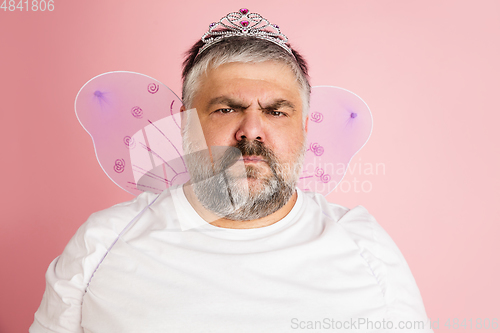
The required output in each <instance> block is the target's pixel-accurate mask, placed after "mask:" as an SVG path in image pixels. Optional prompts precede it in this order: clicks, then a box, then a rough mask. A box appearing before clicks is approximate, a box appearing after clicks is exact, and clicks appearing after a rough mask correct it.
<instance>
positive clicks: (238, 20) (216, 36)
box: [196, 8, 293, 56]
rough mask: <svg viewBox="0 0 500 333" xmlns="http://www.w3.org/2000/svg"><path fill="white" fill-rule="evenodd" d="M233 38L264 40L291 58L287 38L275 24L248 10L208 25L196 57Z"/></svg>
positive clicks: (244, 9) (243, 9)
mask: <svg viewBox="0 0 500 333" xmlns="http://www.w3.org/2000/svg"><path fill="white" fill-rule="evenodd" d="M235 36H238V37H239V36H252V37H256V38H260V39H265V40H268V41H270V42H273V43H274V44H276V45H278V46H281V47H282V48H284V49H285V50H286V51H287V52H288V53H290V54H291V55H292V56H293V53H292V50H291V49H290V47H288V45H286V43H287V42H288V37H286V36H285V35H283V34H282V33H281V31H280V28H279V27H278V26H277V25H276V24H271V23H269V21H268V20H267V19H265V18H263V17H262V16H261V15H260V14H258V13H249V12H248V9H246V8H241V9H240V10H239V11H238V12H233V13H229V14H227V15H226V16H224V17H223V18H221V19H220V20H219V22H214V23H211V24H210V25H209V29H208V31H207V32H206V33H205V34H204V35H203V36H202V37H201V40H202V41H203V43H205V45H203V47H201V48H200V49H199V50H198V54H197V55H196V56H198V55H200V53H202V52H203V51H205V50H206V49H207V48H209V47H210V46H212V45H213V44H215V43H218V42H220V41H221V40H223V39H224V38H228V37H235Z"/></svg>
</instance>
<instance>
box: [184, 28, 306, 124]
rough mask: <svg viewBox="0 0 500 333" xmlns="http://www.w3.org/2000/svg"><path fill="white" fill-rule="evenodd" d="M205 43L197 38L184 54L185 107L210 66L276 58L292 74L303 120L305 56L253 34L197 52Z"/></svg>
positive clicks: (191, 100)
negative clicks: (295, 81)
mask: <svg viewBox="0 0 500 333" xmlns="http://www.w3.org/2000/svg"><path fill="white" fill-rule="evenodd" d="M203 45H204V44H203V42H202V41H201V40H200V41H198V42H197V43H196V44H195V45H193V47H192V48H191V49H190V50H189V51H188V52H187V53H186V54H187V57H186V60H185V61H184V68H183V72H182V78H183V84H182V102H183V104H184V106H185V107H186V108H187V109H190V108H192V103H193V99H194V96H195V94H196V91H197V89H198V85H199V78H200V76H202V75H203V74H205V73H206V72H207V71H208V70H209V69H213V68H217V67H219V66H221V65H223V64H226V63H238V62H239V63H260V62H265V61H275V62H279V63H283V64H285V65H287V66H288V67H289V68H290V69H291V70H292V72H293V73H294V75H295V78H296V79H297V83H298V84H299V88H300V91H301V97H302V104H303V106H302V113H303V123H304V124H305V119H306V118H307V114H308V113H309V97H310V94H311V86H310V84H309V76H308V74H307V64H306V62H305V60H304V58H303V57H302V56H301V55H300V54H299V53H298V52H297V51H295V50H294V49H292V52H293V55H292V54H290V53H289V52H288V51H286V50H285V49H284V48H282V47H281V46H278V45H276V44H274V43H273V42H270V41H267V40H264V39H260V38H256V37H228V38H226V39H223V40H222V41H220V42H218V43H216V44H214V45H212V46H211V47H209V48H208V49H206V50H205V51H203V53H201V54H199V55H198V50H199V49H200V47H202V46H203Z"/></svg>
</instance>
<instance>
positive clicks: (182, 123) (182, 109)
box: [179, 105, 186, 130]
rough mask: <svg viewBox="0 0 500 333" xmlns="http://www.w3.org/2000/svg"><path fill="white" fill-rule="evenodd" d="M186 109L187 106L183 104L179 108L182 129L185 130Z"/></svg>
mask: <svg viewBox="0 0 500 333" xmlns="http://www.w3.org/2000/svg"><path fill="white" fill-rule="evenodd" d="M184 111H186V107H185V106H184V105H183V106H181V108H180V109H179V112H180V114H181V130H184V124H185V122H186V121H185V120H184V118H185V117H186V114H185V113H184Z"/></svg>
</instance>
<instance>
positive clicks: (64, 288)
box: [30, 187, 432, 333]
mask: <svg viewBox="0 0 500 333" xmlns="http://www.w3.org/2000/svg"><path fill="white" fill-rule="evenodd" d="M297 194H298V196H297V202H296V203H295V205H294V207H293V208H292V210H291V211H290V213H289V214H288V215H287V216H286V217H285V218H283V219H282V220H280V221H278V222H276V223H274V224H272V225H270V226H267V227H263V228H255V229H226V228H220V227H216V226H213V225H211V224H209V223H207V222H205V221H204V220H203V219H202V218H201V217H200V216H199V215H198V214H197V213H196V211H195V210H194V209H193V207H192V206H191V205H190V204H189V202H188V201H187V199H186V197H185V195H184V193H183V190H182V187H177V188H172V189H170V190H166V191H164V192H163V193H161V194H160V195H156V194H152V193H147V192H146V193H143V194H141V195H139V196H138V197H137V198H135V199H134V200H132V201H129V202H126V203H122V204H119V205H116V206H113V207H111V208H109V209H106V210H103V211H100V212H97V213H95V214H92V215H91V216H90V218H89V220H88V221H87V222H86V223H85V224H83V225H82V226H81V227H80V229H79V230H78V231H77V233H76V234H75V236H74V237H73V238H72V239H71V241H70V242H69V244H68V245H67V247H66V249H65V250H64V252H63V253H62V255H61V256H60V257H58V258H56V259H55V260H54V261H53V262H52V263H51V265H50V267H49V269H48V271H47V274H46V280H47V287H46V291H45V294H44V296H43V300H42V303H41V305H40V308H39V309H38V311H37V312H36V314H35V321H34V323H33V325H32V326H31V328H30V332H32V333H35V332H72V333H75V332H86V333H91V332H92V333H100V332H104V333H110V332H119V333H127V332H148V333H153V332H231V333H236V332H273V333H276V332H297V331H309V332H317V331H322V330H324V331H332V330H337V331H340V332H345V331H349V330H351V331H353V332H364V331H377V330H376V329H377V328H380V329H381V330H380V331H384V330H383V328H391V327H392V328H393V329H392V330H390V331H392V332H394V331H398V330H397V329H396V328H398V325H401V324H403V325H405V326H406V328H405V329H402V330H400V331H405V332H407V331H412V332H413V331H414V332H417V331H418V332H432V330H430V329H429V324H428V323H427V317H426V314H425V310H424V306H423V303H422V299H421V296H420V293H419V290H418V288H417V286H416V284H415V280H414V279H413V276H412V274H411V272H410V269H409V268H408V265H407V264H406V262H405V260H404V258H403V256H402V255H401V253H400V251H399V250H398V248H397V246H396V245H395V244H394V242H393V241H392V240H391V238H390V237H389V236H388V235H387V233H386V232H385V231H384V230H383V229H382V228H381V227H380V225H378V224H377V222H376V221H375V219H374V218H373V217H372V216H371V215H370V214H369V213H368V212H367V211H366V209H365V208H364V207H362V206H357V207H355V208H353V209H351V210H349V209H347V208H345V207H342V206H339V205H336V204H332V203H329V202H327V201H326V199H325V198H324V197H323V196H322V195H319V194H315V193H310V192H302V191H300V190H299V189H297ZM409 321H411V324H410V326H412V327H416V326H417V325H418V321H422V324H423V323H425V329H422V330H416V329H415V330H410V329H408V328H409V326H408V322H409ZM391 323H392V324H391ZM413 323H416V324H413ZM370 325H371V326H370ZM389 325H390V326H389Z"/></svg>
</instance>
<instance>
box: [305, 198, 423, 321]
mask: <svg viewBox="0 0 500 333" xmlns="http://www.w3.org/2000/svg"><path fill="white" fill-rule="evenodd" d="M305 197H306V198H307V200H310V201H312V202H313V203H314V204H315V205H318V206H319V207H320V208H321V211H322V213H323V214H324V215H327V216H328V217H329V218H330V223H332V227H335V228H341V229H342V231H341V233H342V234H343V235H345V236H344V237H347V238H348V239H349V240H350V241H352V242H353V243H354V244H355V245H356V248H357V252H358V255H359V257H360V258H361V260H363V261H364V262H365V263H366V265H367V267H368V269H369V271H370V272H371V274H372V275H373V277H374V278H375V279H376V282H377V284H378V285H379V286H380V289H381V292H382V294H383V297H384V300H385V302H386V306H387V317H388V319H391V320H393V321H396V320H407V319H408V320H422V321H426V320H427V316H426V313H425V308H424V305H423V301H422V297H421V295H420V291H419V289H418V287H417V284H416V282H415V279H414V278H413V275H412V273H411V270H410V267H409V266H408V264H407V262H406V260H405V258H404V256H403V254H402V253H401V251H400V250H399V248H398V246H397V245H396V243H395V242H394V241H393V240H392V238H391V237H390V236H389V234H388V233H387V232H386V231H385V230H384V229H383V228H382V226H381V225H380V224H379V223H378V222H377V220H376V219H375V218H374V217H373V215H371V214H370V213H369V212H368V210H367V209H366V208H365V207H363V206H356V207H354V208H352V209H349V208H346V207H343V206H341V205H338V204H334V203H330V202H328V201H327V200H326V198H325V197H324V196H323V195H321V194H317V193H307V192H306V193H305Z"/></svg>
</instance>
